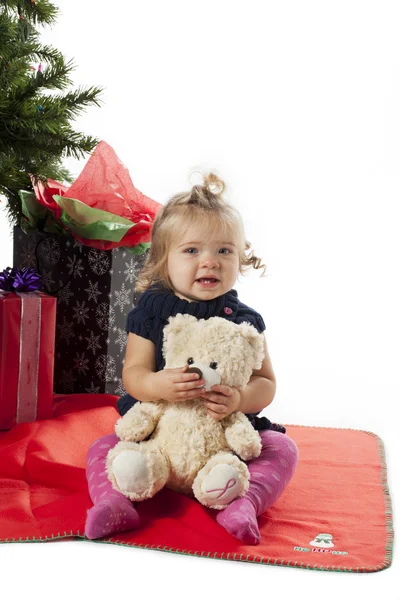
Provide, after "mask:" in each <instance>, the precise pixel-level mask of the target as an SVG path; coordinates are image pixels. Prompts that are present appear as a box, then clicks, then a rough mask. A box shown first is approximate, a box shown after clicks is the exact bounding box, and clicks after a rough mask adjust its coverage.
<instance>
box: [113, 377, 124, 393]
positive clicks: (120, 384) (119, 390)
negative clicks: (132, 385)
mask: <svg viewBox="0 0 400 600" xmlns="http://www.w3.org/2000/svg"><path fill="white" fill-rule="evenodd" d="M115 384H116V388H115V392H114V393H115V394H117V395H118V396H123V395H124V394H126V389H125V386H124V384H123V381H122V377H116V381H115Z"/></svg>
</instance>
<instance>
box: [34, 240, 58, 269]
mask: <svg viewBox="0 0 400 600" xmlns="http://www.w3.org/2000/svg"><path fill="white" fill-rule="evenodd" d="M38 250H39V252H40V258H41V260H43V261H44V262H45V263H47V264H48V265H56V264H57V263H58V261H59V260H60V257H61V249H60V244H59V243H58V242H57V240H55V239H54V238H52V237H50V238H46V239H45V240H44V241H43V243H42V244H41V245H40V246H38Z"/></svg>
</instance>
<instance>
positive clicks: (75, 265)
mask: <svg viewBox="0 0 400 600" xmlns="http://www.w3.org/2000/svg"><path fill="white" fill-rule="evenodd" d="M67 268H68V274H69V275H72V277H82V272H83V271H84V266H83V264H82V259H81V258H76V257H75V256H68V265H67Z"/></svg>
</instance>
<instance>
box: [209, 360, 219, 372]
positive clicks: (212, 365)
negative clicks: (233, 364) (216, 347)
mask: <svg viewBox="0 0 400 600" xmlns="http://www.w3.org/2000/svg"><path fill="white" fill-rule="evenodd" d="M217 367H218V363H216V362H211V363H210V369H214V370H215V369H216V368H217Z"/></svg>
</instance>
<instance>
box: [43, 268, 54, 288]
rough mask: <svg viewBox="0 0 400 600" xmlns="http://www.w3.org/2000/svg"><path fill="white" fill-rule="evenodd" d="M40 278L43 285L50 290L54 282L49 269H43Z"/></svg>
mask: <svg viewBox="0 0 400 600" xmlns="http://www.w3.org/2000/svg"><path fill="white" fill-rule="evenodd" d="M42 280H43V283H44V286H45V288H46V289H47V290H52V289H53V288H54V286H55V283H56V282H55V281H54V279H53V278H52V276H51V271H45V270H44V269H43V271H42Z"/></svg>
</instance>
